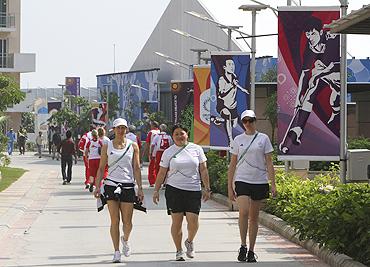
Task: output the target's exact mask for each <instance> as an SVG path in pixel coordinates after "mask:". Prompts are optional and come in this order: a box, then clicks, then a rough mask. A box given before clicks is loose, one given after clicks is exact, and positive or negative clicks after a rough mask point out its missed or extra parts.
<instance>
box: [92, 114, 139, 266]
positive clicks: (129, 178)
mask: <svg viewBox="0 0 370 267" xmlns="http://www.w3.org/2000/svg"><path fill="white" fill-rule="evenodd" d="M113 129H114V134H115V137H114V139H113V140H111V141H109V142H108V143H107V144H106V145H103V148H102V151H101V159H100V165H99V169H98V174H97V178H96V181H95V187H96V188H95V191H94V196H95V197H96V198H100V195H101V194H102V192H101V190H103V191H104V192H103V196H104V198H105V200H106V201H107V204H108V210H109V215H110V219H111V226H110V234H111V238H112V242H113V247H114V256H113V262H115V263H117V262H121V253H120V251H119V239H120V231H119V225H120V217H122V222H123V236H121V241H122V245H123V254H124V255H125V256H126V257H128V256H130V254H131V249H130V245H129V237H130V234H131V230H132V214H133V209H134V202H135V200H136V196H135V190H134V187H135V183H136V185H137V187H138V191H137V197H138V199H139V201H143V198H144V193H143V188H142V181H141V172H140V161H139V147H138V145H137V144H136V143H135V142H132V141H131V140H128V139H127V138H126V129H127V121H126V120H125V119H122V118H118V119H115V120H114V121H113ZM107 164H108V166H109V168H108V171H109V173H108V177H107V178H106V179H105V180H104V183H103V184H104V186H102V188H100V187H101V183H100V182H101V180H102V178H103V174H104V170H105V166H106V165H107Z"/></svg>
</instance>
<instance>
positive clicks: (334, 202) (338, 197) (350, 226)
mask: <svg viewBox="0 0 370 267" xmlns="http://www.w3.org/2000/svg"><path fill="white" fill-rule="evenodd" d="M332 171H333V172H334V171H335V168H332ZM276 182H277V190H278V195H277V197H276V198H270V199H268V200H267V205H266V207H265V210H266V211H267V212H270V213H272V214H275V215H276V216H278V217H281V218H282V219H283V220H285V221H287V222H288V223H289V224H290V225H291V226H293V227H294V228H295V229H296V230H297V232H298V237H299V238H300V239H313V240H315V241H316V242H318V243H319V244H320V246H323V245H325V246H326V247H327V248H329V249H331V250H332V251H334V252H339V253H345V254H347V255H348V256H351V257H353V258H354V259H356V260H358V261H361V262H362V263H364V264H365V265H366V264H370V247H369V246H368V244H369V243H370V231H369V225H370V186H369V185H368V184H339V179H338V177H336V176H335V175H334V174H329V175H318V176H316V177H315V178H314V179H313V180H302V178H300V177H296V176H294V175H293V174H286V173H283V172H278V173H277V175H276Z"/></svg>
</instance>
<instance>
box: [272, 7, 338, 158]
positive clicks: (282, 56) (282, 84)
mask: <svg viewBox="0 0 370 267" xmlns="http://www.w3.org/2000/svg"><path fill="white" fill-rule="evenodd" d="M339 15H340V14H339V8H337V7H283V8H279V19H278V25H279V26H278V27H279V30H278V32H279V37H278V45H279V51H278V52H279V55H278V56H279V60H278V77H277V91H278V107H279V108H278V145H279V149H278V152H279V154H278V155H279V159H281V160H294V159H305V160H339V150H340V140H339V130H340V56H339V48H340V46H339V35H338V34H331V33H330V32H329V29H326V28H325V24H330V23H331V22H332V21H333V20H337V19H339Z"/></svg>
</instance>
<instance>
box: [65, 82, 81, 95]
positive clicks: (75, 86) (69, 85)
mask: <svg viewBox="0 0 370 267" xmlns="http://www.w3.org/2000/svg"><path fill="white" fill-rule="evenodd" d="M65 82H66V90H67V94H69V95H75V96H79V95H80V77H66V78H65Z"/></svg>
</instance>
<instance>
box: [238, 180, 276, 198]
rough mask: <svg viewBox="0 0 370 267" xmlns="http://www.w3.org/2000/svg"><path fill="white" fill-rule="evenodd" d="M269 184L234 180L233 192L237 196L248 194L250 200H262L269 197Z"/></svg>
mask: <svg viewBox="0 0 370 267" xmlns="http://www.w3.org/2000/svg"><path fill="white" fill-rule="evenodd" d="M269 191H270V188H269V184H250V183H245V182H240V181H236V182H235V192H236V195H237V196H249V197H250V198H251V199H252V200H262V199H266V198H269Z"/></svg>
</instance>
